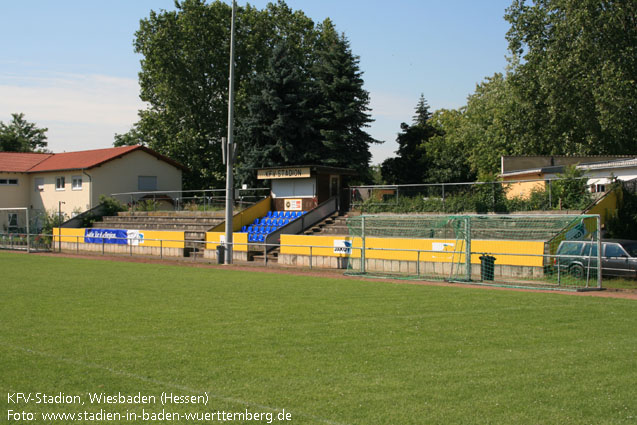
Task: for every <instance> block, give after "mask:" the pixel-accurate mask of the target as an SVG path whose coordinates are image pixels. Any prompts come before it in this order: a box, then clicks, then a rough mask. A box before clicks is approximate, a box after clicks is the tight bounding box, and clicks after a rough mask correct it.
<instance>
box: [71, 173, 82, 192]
mask: <svg viewBox="0 0 637 425" xmlns="http://www.w3.org/2000/svg"><path fill="white" fill-rule="evenodd" d="M72 183H73V184H72V185H71V187H72V188H73V190H82V176H73V181H72Z"/></svg>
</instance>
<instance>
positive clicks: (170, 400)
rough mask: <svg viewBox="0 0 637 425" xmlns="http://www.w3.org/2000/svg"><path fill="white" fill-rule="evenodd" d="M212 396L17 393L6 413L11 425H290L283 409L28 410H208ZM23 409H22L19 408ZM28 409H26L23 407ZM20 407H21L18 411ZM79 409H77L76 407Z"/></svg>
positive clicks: (8, 400) (11, 399)
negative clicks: (193, 424)
mask: <svg viewBox="0 0 637 425" xmlns="http://www.w3.org/2000/svg"><path fill="white" fill-rule="evenodd" d="M208 402H209V396H208V393H207V392H204V393H201V394H197V395H191V394H189V395H183V394H174V393H171V392H162V393H161V395H160V396H155V395H145V394H142V393H137V394H133V395H131V394H122V393H117V394H106V393H103V392H100V393H90V392H89V393H86V395H68V394H65V393H63V392H58V393H54V394H49V393H42V392H35V393H26V392H14V393H7V403H8V404H9V406H11V407H13V406H15V407H16V409H15V410H14V409H8V410H7V416H6V418H7V420H9V421H37V420H39V419H42V420H44V421H51V422H57V421H64V422H68V421H120V422H121V421H137V420H143V421H210V422H229V421H260V422H266V423H272V422H274V421H275V420H276V421H290V420H292V417H291V416H292V415H291V414H290V413H289V412H286V411H285V409H283V410H282V411H280V412H276V413H274V412H254V411H250V410H248V409H245V410H244V411H241V412H236V411H235V412H230V411H225V410H212V411H206V412H200V411H197V412H189V413H183V412H172V411H170V410H166V409H165V408H163V409H161V410H146V408H142V409H141V411H139V410H138V411H135V412H131V411H128V410H126V412H113V411H107V410H104V409H103V408H100V409H99V410H97V411H94V410H91V411H88V410H84V411H73V412H57V411H56V412H39V413H33V412H30V411H29V410H28V406H29V405H32V404H36V405H48V406H50V407H52V408H53V407H54V406H55V407H57V408H59V407H60V406H62V407H63V406H69V407H71V406H87V405H90V406H105V405H106V406H109V405H110V406H113V405H129V406H143V405H158V404H161V405H162V406H173V405H202V406H207V405H208ZM18 405H21V406H18ZM24 405H26V406H27V407H23V406H24ZM18 407H21V408H20V409H18ZM75 409H77V407H75Z"/></svg>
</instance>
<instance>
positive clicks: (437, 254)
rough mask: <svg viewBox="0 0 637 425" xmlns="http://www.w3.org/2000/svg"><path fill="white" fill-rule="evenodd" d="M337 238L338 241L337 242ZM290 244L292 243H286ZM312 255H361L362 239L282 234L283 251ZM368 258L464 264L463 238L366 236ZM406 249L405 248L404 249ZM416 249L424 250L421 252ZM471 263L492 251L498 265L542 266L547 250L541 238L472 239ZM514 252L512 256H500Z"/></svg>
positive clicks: (478, 260)
mask: <svg viewBox="0 0 637 425" xmlns="http://www.w3.org/2000/svg"><path fill="white" fill-rule="evenodd" d="M335 241H336V242H335ZM342 241H349V242H350V243H351V254H349V255H347V254H343V253H342V249H340V247H341V246H342V245H343V243H342ZM286 245H291V246H286ZM294 245H301V246H294ZM310 245H311V246H320V247H324V248H312V255H317V256H325V257H347V256H350V257H351V258H360V256H361V248H362V242H361V238H358V237H355V238H352V237H349V236H305V235H281V254H296V255H310V248H309V247H308V246H310ZM365 248H366V250H365V258H368V259H379V260H402V261H417V259H418V258H420V261H424V262H439V263H450V262H454V263H464V262H465V254H464V252H465V246H464V241H463V240H458V241H455V240H449V239H447V240H444V239H399V238H367V239H366V241H365ZM401 250H404V251H401ZM417 251H421V252H420V254H419V253H418V252H417ZM471 251H472V252H474V253H480V254H473V255H471V263H472V264H480V256H481V253H489V254H491V255H493V254H496V255H494V256H495V257H496V260H495V261H496V264H501V265H512V266H535V267H541V266H542V264H543V259H542V257H541V255H542V254H543V253H544V242H541V241H505V240H473V241H472V242H471ZM497 254H512V255H497Z"/></svg>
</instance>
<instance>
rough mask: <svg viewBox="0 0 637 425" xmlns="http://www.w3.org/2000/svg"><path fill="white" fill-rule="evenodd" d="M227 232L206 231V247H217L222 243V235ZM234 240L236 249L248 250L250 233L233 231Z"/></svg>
mask: <svg viewBox="0 0 637 425" xmlns="http://www.w3.org/2000/svg"><path fill="white" fill-rule="evenodd" d="M225 235H226V233H225V232H206V249H216V248H217V245H219V244H220V243H221V236H225ZM232 241H233V242H234V244H235V245H234V250H235V251H241V252H247V251H248V245H247V243H248V234H247V233H232Z"/></svg>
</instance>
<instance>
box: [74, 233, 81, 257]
mask: <svg viewBox="0 0 637 425" xmlns="http://www.w3.org/2000/svg"><path fill="white" fill-rule="evenodd" d="M75 253H76V254H79V253H80V237H79V236H76V237H75Z"/></svg>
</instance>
